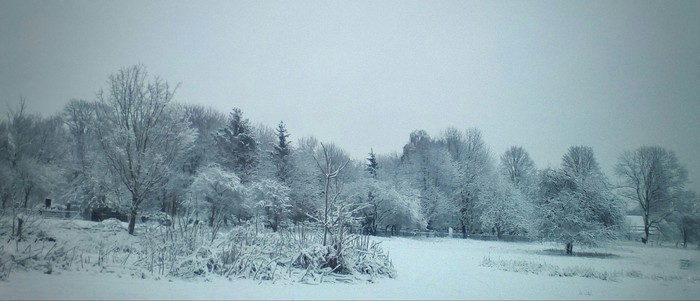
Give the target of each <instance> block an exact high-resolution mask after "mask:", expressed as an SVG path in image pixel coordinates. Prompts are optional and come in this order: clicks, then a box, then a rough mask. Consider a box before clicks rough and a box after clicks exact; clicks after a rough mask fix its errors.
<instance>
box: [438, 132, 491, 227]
mask: <svg viewBox="0 0 700 301" xmlns="http://www.w3.org/2000/svg"><path fill="white" fill-rule="evenodd" d="M444 144H445V145H446V146H447V149H448V150H449V152H450V154H451V155H452V158H453V161H454V162H455V163H454V164H455V165H456V168H457V174H456V178H455V182H456V186H454V189H453V190H452V191H453V192H452V194H451V199H452V203H453V204H454V206H456V208H457V210H458V212H459V214H458V223H459V226H460V227H461V229H462V233H463V235H467V233H471V232H474V231H475V230H476V229H477V228H478V227H479V224H480V219H479V216H480V215H481V213H480V206H478V204H480V203H482V199H481V198H482V197H483V194H484V193H485V189H486V188H487V187H488V186H490V185H493V183H490V179H491V177H492V174H493V173H494V162H493V158H492V157H491V152H490V150H489V149H488V147H487V146H486V143H485V142H484V139H483V136H482V134H481V131H480V130H479V129H477V128H470V129H467V130H466V131H465V132H464V133H462V132H461V131H459V130H456V129H447V131H446V132H445V138H444Z"/></svg>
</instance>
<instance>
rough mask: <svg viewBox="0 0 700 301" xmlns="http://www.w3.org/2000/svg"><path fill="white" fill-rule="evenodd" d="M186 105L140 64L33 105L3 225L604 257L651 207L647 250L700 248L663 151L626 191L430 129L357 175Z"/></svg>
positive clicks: (311, 150) (324, 156) (14, 145)
mask: <svg viewBox="0 0 700 301" xmlns="http://www.w3.org/2000/svg"><path fill="white" fill-rule="evenodd" d="M174 94H175V89H174V88H172V87H170V86H169V85H168V83H167V82H165V81H163V80H161V79H160V78H158V77H149V76H148V74H147V72H146V69H145V67H143V66H140V65H138V66H132V67H129V68H124V69H122V70H120V71H118V72H117V73H115V74H113V75H111V76H110V77H109V81H108V85H107V87H104V88H103V90H100V91H99V93H98V96H97V99H96V100H94V101H86V100H71V101H70V102H69V103H68V104H67V105H66V106H65V108H64V109H63V111H62V112H59V113H57V114H55V115H52V116H49V117H41V116H38V115H35V114H30V113H29V112H27V111H26V109H25V104H24V100H21V101H20V103H19V105H18V106H17V107H16V108H13V109H11V110H10V112H9V114H8V116H7V119H3V120H2V121H0V137H2V138H0V179H1V181H0V185H1V186H0V199H1V201H2V209H3V211H5V210H7V209H10V208H35V207H37V206H43V199H44V198H46V197H52V198H54V199H57V200H59V202H61V201H62V202H63V203H67V202H71V203H72V204H75V205H80V208H81V209H82V210H83V213H84V214H85V215H86V217H88V215H89V214H90V212H93V211H95V210H114V211H118V212H122V213H124V214H125V215H127V216H128V221H129V233H132V234H133V233H134V231H135V227H136V224H137V218H138V217H139V216H144V215H149V214H150V215H152V214H154V213H156V212H160V214H161V215H167V216H171V217H172V216H181V217H182V216H186V217H188V218H190V219H192V220H194V221H198V222H202V223H207V224H208V226H210V227H220V226H222V225H226V224H229V225H240V224H244V223H250V222H254V223H255V224H256V225H257V224H264V225H265V226H267V227H269V228H271V229H272V230H273V231H276V230H277V229H278V228H279V227H283V226H286V225H291V224H295V223H304V222H316V223H319V224H322V225H325V227H326V229H333V227H332V225H330V224H329V223H345V224H347V225H348V226H349V227H350V226H352V227H355V229H360V230H361V231H363V232H364V233H367V234H375V233H377V232H378V231H381V230H384V229H393V230H395V231H398V230H401V229H408V230H413V229H418V230H424V229H429V230H434V229H439V230H444V229H447V228H448V227H452V228H454V229H457V230H458V231H461V232H462V233H464V234H465V235H466V234H470V233H493V234H495V235H497V236H499V237H501V236H502V235H504V234H515V235H529V236H532V237H538V238H543V239H546V240H554V241H561V242H567V243H584V244H596V243H599V242H602V241H606V240H612V239H617V238H618V237H619V235H620V234H621V233H622V232H623V225H624V216H625V215H626V212H625V210H626V209H625V208H623V207H624V205H623V204H625V199H630V200H634V201H635V202H637V203H639V205H640V209H639V215H641V216H642V217H643V220H644V230H645V234H644V237H643V240H644V241H645V242H646V241H647V240H648V239H649V237H648V236H649V232H650V231H652V229H655V228H657V229H660V230H661V231H663V232H664V233H666V234H668V235H669V236H673V237H678V238H680V239H681V240H682V241H683V243H684V244H686V243H687V242H688V241H691V240H693V239H696V238H697V237H698V234H700V233H697V232H696V231H697V230H696V229H697V228H698V227H697V226H698V224H699V222H698V221H699V220H700V218H699V216H700V214H699V213H700V206H699V205H698V203H699V202H698V197H697V194H696V193H695V192H692V191H688V190H687V189H685V184H686V183H687V173H686V171H685V168H684V167H683V166H682V165H681V164H680V163H679V162H678V160H677V158H676V156H675V154H674V153H673V152H672V151H669V150H666V149H664V148H661V147H657V146H645V147H641V148H639V149H636V150H631V151H627V152H624V153H623V154H622V155H621V156H620V159H619V162H618V164H617V166H616V169H615V171H616V172H615V176H616V177H617V178H616V181H615V183H614V184H613V183H612V182H611V181H610V180H609V179H608V177H607V176H606V175H605V174H604V173H603V172H602V171H601V169H600V167H599V165H598V163H597V161H596V158H595V155H594V152H593V149H592V148H590V147H587V146H572V147H570V148H569V150H568V151H567V153H566V154H563V157H562V163H561V166H560V167H558V168H548V169H542V170H540V169H537V167H536V166H535V164H534V163H533V162H532V160H531V159H530V157H529V155H528V152H527V151H526V150H525V149H523V148H522V147H519V146H512V147H510V148H509V149H507V150H506V151H505V152H504V153H502V154H498V155H495V154H493V153H492V152H491V151H490V150H489V148H488V146H487V145H486V142H485V140H484V137H483V136H482V134H481V132H480V131H479V130H478V129H476V128H470V129H466V130H460V129H456V128H448V129H446V130H445V131H444V132H443V133H441V135H439V136H437V137H430V136H429V135H428V134H427V133H426V132H425V131H423V130H417V131H414V132H413V133H411V134H410V136H409V139H408V142H407V143H406V145H404V146H403V149H402V151H401V152H400V153H393V154H375V153H374V152H373V151H371V150H370V152H369V154H368V158H367V159H366V160H364V161H361V162H357V161H353V160H351V159H350V157H349V155H348V154H347V152H345V151H344V150H342V149H341V148H339V147H337V146H335V145H334V144H332V143H322V142H320V141H318V140H317V139H315V138H314V137H300V138H298V139H296V140H293V139H290V137H293V136H292V134H290V131H289V130H288V129H287V128H286V126H285V124H284V122H280V123H279V124H278V125H277V126H276V127H274V128H271V127H268V126H267V125H263V124H252V123H251V121H249V120H248V119H247V118H245V117H244V113H243V112H242V111H241V110H240V109H238V108H234V109H232V111H231V112H229V113H228V114H224V113H222V112H219V111H217V110H214V109H212V108H208V107H204V106H201V105H192V104H181V103H176V102H174V101H173V97H174ZM291 132H292V133H293V131H291ZM332 212H336V213H337V214H335V215H333V214H332ZM346 213H347V214H346ZM329 216H335V217H343V216H347V217H348V218H346V219H343V218H331V219H329ZM329 231H330V230H329Z"/></svg>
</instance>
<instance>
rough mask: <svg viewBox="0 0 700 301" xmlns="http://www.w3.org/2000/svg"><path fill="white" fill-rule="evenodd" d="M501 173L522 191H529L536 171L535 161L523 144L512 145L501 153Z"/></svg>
mask: <svg viewBox="0 0 700 301" xmlns="http://www.w3.org/2000/svg"><path fill="white" fill-rule="evenodd" d="M499 168H500V170H501V173H503V174H504V175H506V176H507V177H508V180H509V181H510V182H511V183H513V185H515V186H516V187H518V189H520V190H521V192H524V193H527V192H528V191H529V189H530V188H531V185H532V184H533V182H534V180H535V177H536V172H537V170H536V169H535V163H534V162H532V159H530V154H528V153H527V151H526V150H525V149H524V148H523V147H522V146H511V147H509V148H508V150H506V152H505V153H503V155H501V162H500V165H499Z"/></svg>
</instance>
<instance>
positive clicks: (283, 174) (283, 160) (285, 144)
mask: <svg viewBox="0 0 700 301" xmlns="http://www.w3.org/2000/svg"><path fill="white" fill-rule="evenodd" d="M276 132H277V145H275V149H274V151H273V152H272V158H273V161H275V165H276V166H277V171H276V172H275V175H276V176H277V179H278V180H279V181H280V182H281V183H283V184H285V185H289V184H288V182H289V176H290V173H291V158H290V155H291V153H292V147H291V145H292V142H291V141H289V140H287V138H288V137H289V132H287V128H286V127H285V125H284V121H280V124H279V125H277V129H276Z"/></svg>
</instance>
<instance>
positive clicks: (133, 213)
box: [129, 210, 136, 235]
mask: <svg viewBox="0 0 700 301" xmlns="http://www.w3.org/2000/svg"><path fill="white" fill-rule="evenodd" d="M135 227H136V210H131V213H130V214H129V234H130V235H134V228H135Z"/></svg>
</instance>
